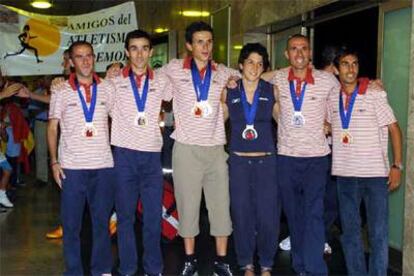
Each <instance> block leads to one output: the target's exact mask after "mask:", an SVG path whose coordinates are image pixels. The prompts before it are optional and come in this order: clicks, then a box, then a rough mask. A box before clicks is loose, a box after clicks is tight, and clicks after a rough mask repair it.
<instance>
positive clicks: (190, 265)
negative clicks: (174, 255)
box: [180, 260, 197, 276]
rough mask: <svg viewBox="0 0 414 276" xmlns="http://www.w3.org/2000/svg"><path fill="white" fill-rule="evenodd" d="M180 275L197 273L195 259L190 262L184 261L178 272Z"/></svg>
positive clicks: (185, 275)
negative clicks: (181, 268)
mask: <svg viewBox="0 0 414 276" xmlns="http://www.w3.org/2000/svg"><path fill="white" fill-rule="evenodd" d="M180 275H181V276H193V275H197V260H194V261H192V262H185V263H184V268H183V270H182V271H181V273H180Z"/></svg>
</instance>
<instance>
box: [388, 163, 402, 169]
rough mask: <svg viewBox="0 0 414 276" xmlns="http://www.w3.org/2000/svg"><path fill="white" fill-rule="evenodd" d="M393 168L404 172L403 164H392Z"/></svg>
mask: <svg viewBox="0 0 414 276" xmlns="http://www.w3.org/2000/svg"><path fill="white" fill-rule="evenodd" d="M391 168H394V169H397V170H400V171H403V170H404V166H403V165H402V164H395V163H394V164H392V166H391Z"/></svg>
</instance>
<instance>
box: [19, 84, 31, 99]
mask: <svg viewBox="0 0 414 276" xmlns="http://www.w3.org/2000/svg"><path fill="white" fill-rule="evenodd" d="M30 93H31V92H30V91H29V89H28V88H27V87H26V86H22V88H20V89H19V91H18V92H17V94H16V96H17V97H20V98H30Z"/></svg>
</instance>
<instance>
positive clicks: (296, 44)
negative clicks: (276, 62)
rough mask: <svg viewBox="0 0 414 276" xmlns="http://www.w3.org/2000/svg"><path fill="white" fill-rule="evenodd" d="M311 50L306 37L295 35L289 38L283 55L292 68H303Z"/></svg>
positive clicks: (306, 64) (307, 61) (308, 59)
mask: <svg viewBox="0 0 414 276" xmlns="http://www.w3.org/2000/svg"><path fill="white" fill-rule="evenodd" d="M311 55H312V51H311V49H310V45H309V42H308V40H307V39H305V38H302V37H295V38H292V39H290V41H289V44H288V47H287V49H286V51H285V57H286V58H287V59H288V60H289V63H290V65H291V66H292V67H293V69H297V70H303V69H305V68H307V66H308V64H309V61H310V58H311Z"/></svg>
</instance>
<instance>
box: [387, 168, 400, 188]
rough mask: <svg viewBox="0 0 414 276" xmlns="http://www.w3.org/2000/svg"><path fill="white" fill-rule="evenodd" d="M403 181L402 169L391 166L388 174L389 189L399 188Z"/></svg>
mask: <svg viewBox="0 0 414 276" xmlns="http://www.w3.org/2000/svg"><path fill="white" fill-rule="evenodd" d="M400 181H401V170H400V169H397V168H391V169H390V173H389V174H388V183H387V184H388V191H394V190H395V189H397V188H398V186H399V185H400Z"/></svg>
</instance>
